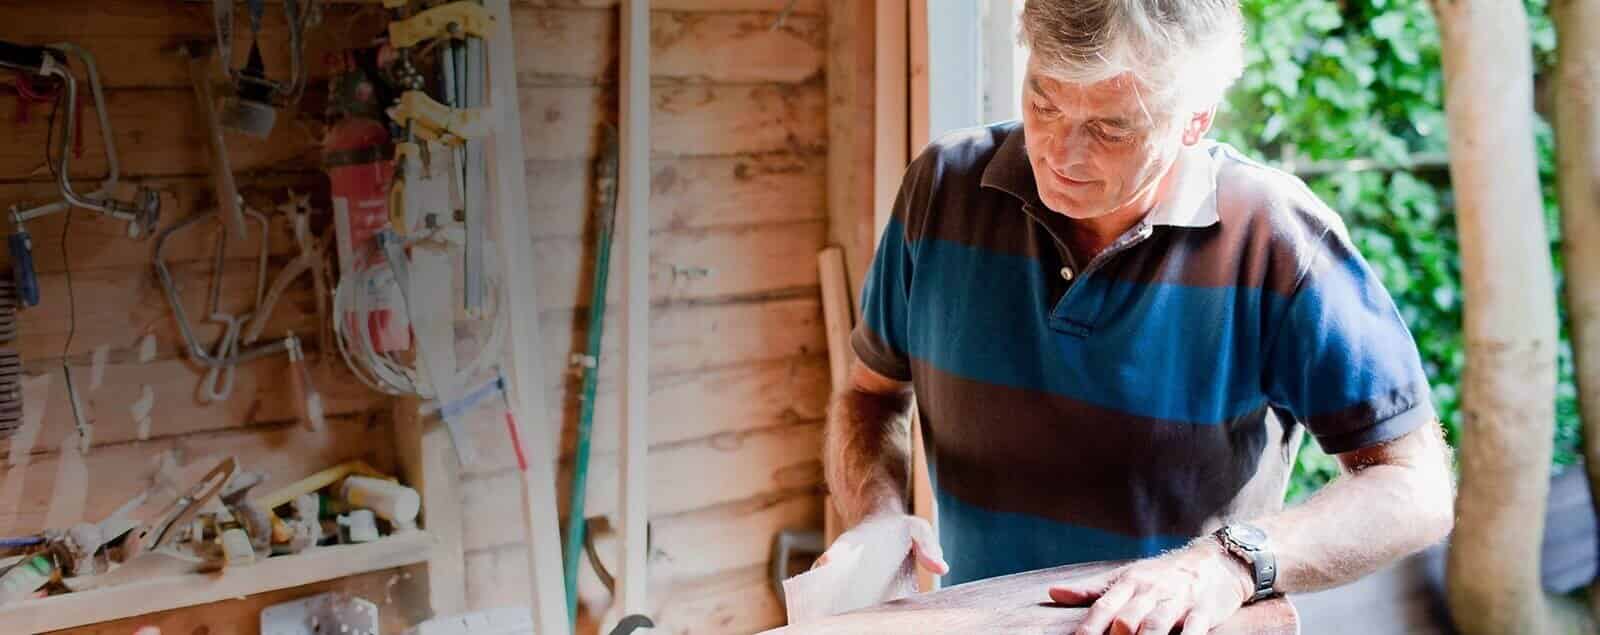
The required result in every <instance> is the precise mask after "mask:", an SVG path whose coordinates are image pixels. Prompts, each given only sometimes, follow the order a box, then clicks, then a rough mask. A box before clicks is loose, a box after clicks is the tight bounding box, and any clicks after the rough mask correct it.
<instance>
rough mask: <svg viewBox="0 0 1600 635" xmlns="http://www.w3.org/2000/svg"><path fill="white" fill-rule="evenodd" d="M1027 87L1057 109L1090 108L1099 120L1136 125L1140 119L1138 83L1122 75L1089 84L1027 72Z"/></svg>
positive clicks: (1032, 71) (1127, 75)
mask: <svg viewBox="0 0 1600 635" xmlns="http://www.w3.org/2000/svg"><path fill="white" fill-rule="evenodd" d="M1026 81H1027V86H1028V88H1029V90H1031V91H1033V92H1034V93H1035V94H1038V95H1042V96H1044V97H1045V98H1046V99H1049V100H1050V101H1051V102H1054V103H1055V104H1056V105H1058V106H1062V107H1066V106H1072V105H1080V106H1082V107H1085V108H1091V109H1093V110H1095V111H1096V114H1097V115H1098V116H1100V117H1102V118H1109V119H1118V118H1121V119H1127V120H1128V121H1130V122H1131V121H1140V120H1143V119H1144V117H1143V115H1142V113H1143V112H1144V110H1143V106H1142V104H1141V101H1140V100H1141V96H1140V94H1139V85H1138V81H1137V80H1135V79H1133V76H1132V75H1129V74H1127V73H1124V74H1122V75H1118V76H1115V77H1112V78H1109V79H1104V80H1100V81H1098V82H1094V83H1091V84H1079V83H1073V82H1067V81H1063V80H1061V79H1057V78H1054V77H1050V76H1048V75H1045V74H1042V73H1038V72H1036V71H1034V70H1033V69H1029V71H1028V74H1027V79H1026Z"/></svg>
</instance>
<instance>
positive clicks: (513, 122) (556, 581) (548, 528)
mask: <svg viewBox="0 0 1600 635" xmlns="http://www.w3.org/2000/svg"><path fill="white" fill-rule="evenodd" d="M486 6H487V7H488V8H489V11H490V12H491V13H492V14H493V15H494V17H495V25H494V36H493V37H491V38H489V42H488V43H489V84H490V88H489V90H490V99H491V102H490V103H491V105H492V107H493V108H494V112H495V115H496V116H497V117H498V118H499V125H498V126H497V129H498V134H496V135H494V136H493V137H491V138H490V139H489V143H490V144H491V145H492V146H493V152H494V153H493V157H494V170H493V172H492V173H491V176H492V178H493V180H494V200H495V205H494V209H495V223H496V224H497V225H498V228H499V232H498V235H500V236H503V237H506V238H505V239H503V241H504V242H505V243H506V244H503V245H502V246H501V247H500V248H499V249H496V250H495V251H496V252H498V253H499V254H500V266H501V268H502V275H504V276H507V280H508V282H509V283H508V284H505V285H502V286H503V287H504V288H505V290H506V291H505V293H506V295H507V298H506V300H507V302H506V307H505V309H504V310H506V311H509V312H510V313H509V314H508V315H507V316H506V317H507V318H508V319H507V322H508V323H509V324H511V325H512V328H511V360H510V362H511V363H510V364H509V365H508V366H509V370H510V375H511V385H512V388H513V390H512V399H511V400H510V401H511V420H512V423H511V425H512V426H513V428H512V429H513V430H514V431H515V432H516V434H517V437H518V438H517V443H519V444H520V445H521V446H522V450H523V451H522V456H524V457H525V458H526V464H525V465H524V466H522V467H523V469H522V510H523V521H524V528H525V529H526V531H527V532H528V577H529V581H530V582H531V586H532V587H533V597H532V598H531V600H532V608H533V623H534V624H536V625H537V627H536V629H535V630H536V631H537V632H539V633H569V632H570V631H569V630H568V629H569V628H570V627H569V626H568V619H567V615H566V591H565V590H564V589H563V587H562V584H561V533H560V530H559V529H558V528H557V526H556V514H555V510H556V490H555V483H556V474H555V456H556V449H555V448H554V447H553V445H552V439H554V438H555V437H554V435H552V434H550V433H549V428H551V427H553V425H554V422H553V421H552V420H551V419H550V417H549V413H550V409H549V408H548V407H547V405H546V404H545V392H544V387H545V385H546V384H545V380H544V367H543V366H544V356H543V355H542V354H541V352H540V350H539V348H540V346H539V307H538V291H537V285H538V282H539V274H538V272H537V271H535V270H534V267H533V253H532V252H531V251H529V250H528V249H527V248H526V245H523V244H519V243H518V242H517V241H518V240H522V241H526V240H527V236H529V235H530V234H529V229H528V190H527V188H526V187H525V183H524V182H525V180H526V178H527V176H526V174H525V173H524V171H523V170H524V167H523V166H524V162H525V161H526V158H527V157H526V154H525V153H524V152H523V148H522V112H521V110H520V109H519V107H518V103H517V67H516V54H515V52H514V51H513V50H512V48H511V47H512V45H513V41H512V34H511V4H510V1H509V0H488V1H487V2H486Z"/></svg>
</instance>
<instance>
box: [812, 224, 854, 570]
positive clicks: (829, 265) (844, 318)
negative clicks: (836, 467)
mask: <svg viewBox="0 0 1600 635" xmlns="http://www.w3.org/2000/svg"><path fill="white" fill-rule="evenodd" d="M817 273H818V274H819V275H820V277H821V280H822V323H823V329H824V330H825V331H826V332H827V335H828V376H829V377H830V378H831V379H832V382H831V383H832V385H833V392H834V393H835V394H838V392H839V391H841V390H844V389H845V387H846V386H848V385H849V384H850V362H851V360H853V359H855V355H853V354H852V352H851V350H850V330H851V329H852V328H854V327H855V314H854V313H853V312H852V311H851V304H852V303H851V302H850V281H849V280H848V279H847V277H846V275H845V263H844V250H843V249H840V248H838V247H829V248H827V249H824V250H822V251H821V252H818V253H817ZM822 512H823V517H822V518H823V522H822V536H823V541H824V542H823V544H824V545H832V544H833V539H834V538H838V537H839V534H840V533H843V532H844V529H845V528H844V520H843V519H842V518H840V517H839V511H838V510H837V509H834V507H833V497H832V496H829V497H827V498H826V499H824V500H823V510H822Z"/></svg>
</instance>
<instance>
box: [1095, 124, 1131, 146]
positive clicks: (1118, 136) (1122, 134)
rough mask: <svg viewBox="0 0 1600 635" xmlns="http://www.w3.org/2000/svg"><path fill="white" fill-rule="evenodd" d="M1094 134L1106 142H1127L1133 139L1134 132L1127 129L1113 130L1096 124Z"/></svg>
mask: <svg viewBox="0 0 1600 635" xmlns="http://www.w3.org/2000/svg"><path fill="white" fill-rule="evenodd" d="M1092 130H1093V131H1094V136H1095V137H1096V138H1098V139H1100V140H1101V141H1104V142H1106V143H1127V142H1128V141H1131V140H1132V139H1133V133H1131V132H1128V131H1126V130H1111V129H1108V128H1105V127H1102V126H1095V127H1094V128H1093V129H1092Z"/></svg>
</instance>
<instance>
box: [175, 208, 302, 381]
mask: <svg viewBox="0 0 1600 635" xmlns="http://www.w3.org/2000/svg"><path fill="white" fill-rule="evenodd" d="M245 213H246V215H248V216H250V217H251V218H254V219H255V220H256V221H258V222H259V223H260V224H261V231H262V232H263V234H262V236H263V241H264V240H265V235H266V234H265V233H264V232H266V231H267V218H266V217H265V216H263V215H261V213H260V212H257V211H255V210H252V209H248V208H246V210H245ZM218 216H219V212H218V211H217V210H211V211H209V212H205V213H203V214H196V215H194V216H191V217H189V218H187V219H184V220H183V221H180V222H178V223H177V224H175V225H173V226H171V227H168V228H167V229H166V231H163V232H161V236H160V237H158V238H157V239H156V254H155V267H156V275H157V276H158V277H159V278H160V279H161V290H162V291H163V292H164V293H165V294H166V296H167V304H169V305H171V306H172V315H173V317H174V318H175V319H176V320H177V321H178V331H179V332H180V333H182V335H183V340H184V344H185V345H186V346H187V348H188V353H189V356H190V357H192V358H194V360H195V361H197V362H200V363H201V364H203V365H205V366H206V367H207V368H228V367H232V366H236V365H238V364H243V363H245V362H249V361H252V360H256V359H261V358H263V357H266V356H268V355H275V354H278V353H287V352H288V351H289V339H288V338H283V339H278V340H274V341H272V342H270V343H267V344H262V345H260V346H254V347H251V348H245V349H237V348H236V349H235V350H234V351H232V352H231V353H229V352H224V353H222V354H219V355H213V354H212V353H210V352H208V351H207V350H206V347H205V345H204V344H202V343H201V342H200V340H199V339H198V338H196V337H195V334H194V328H193V327H192V326H190V324H189V313H188V312H187V311H185V310H184V308H183V298H182V296H180V295H179V293H178V285H177V283H175V282H173V280H172V271H171V270H170V269H168V268H167V262H166V258H165V255H166V246H167V239H169V238H171V237H172V235H173V234H176V233H178V232H181V231H183V230H185V229H187V228H189V227H192V226H194V225H195V224H196V223H198V222H200V221H201V220H205V219H210V218H216V217H218ZM261 267H262V268H261V269H259V270H258V273H257V278H258V279H259V278H261V277H264V276H265V275H266V270H265V260H264V258H263V260H262V264H261ZM258 289H259V286H258ZM213 293H215V289H213ZM258 297H259V291H258Z"/></svg>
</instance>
